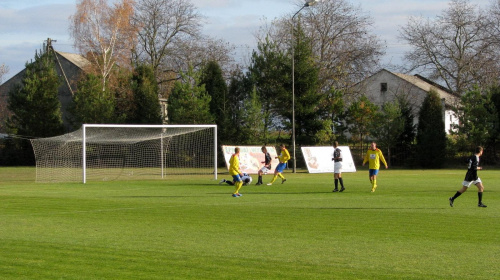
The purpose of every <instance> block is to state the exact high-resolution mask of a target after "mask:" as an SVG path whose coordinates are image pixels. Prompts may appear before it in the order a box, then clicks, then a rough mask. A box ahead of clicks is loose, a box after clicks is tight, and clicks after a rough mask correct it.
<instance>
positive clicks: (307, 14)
mask: <svg viewBox="0 0 500 280" xmlns="http://www.w3.org/2000/svg"><path fill="white" fill-rule="evenodd" d="M298 4H299V5H304V2H303V1H300V2H298ZM298 24H300V26H301V28H302V29H303V30H304V33H305V36H307V37H308V38H310V39H311V40H312V44H313V46H312V47H313V53H314V55H315V56H316V61H317V64H318V66H319V67H320V74H319V75H320V83H321V87H322V88H323V90H325V91H328V90H329V89H330V88H332V87H333V88H337V89H346V88H349V87H350V86H352V85H353V84H354V83H357V82H359V81H360V80H361V79H363V78H364V77H366V75H368V74H371V73H373V72H374V71H375V70H378V69H377V68H378V67H379V61H380V58H381V56H382V55H383V54H384V50H383V45H382V42H381V41H380V39H379V38H378V37H377V36H376V35H374V34H373V33H372V32H371V28H372V25H373V22H372V19H371V18H370V17H369V16H367V15H364V14H363V13H362V11H361V9H360V8H359V7H354V6H352V5H351V4H350V3H349V2H348V1H345V0H337V1H323V2H321V3H319V4H317V5H315V6H312V7H309V8H308V9H304V10H302V11H301V13H300V14H299V15H298V16H296V17H295V18H294V21H293V22H292V15H291V14H290V15H286V16H284V17H282V18H280V19H276V20H274V21H273V22H272V24H271V25H265V26H263V27H262V28H261V30H260V31H259V33H258V34H256V37H257V40H259V41H262V40H264V39H265V38H266V37H269V38H271V39H272V40H273V41H274V42H275V43H276V44H277V45H278V46H280V48H283V49H290V46H291V45H290V43H291V37H290V36H291V30H292V26H295V27H296V26H297V25H298ZM294 39H297V38H294ZM298 39H300V38H298Z"/></svg>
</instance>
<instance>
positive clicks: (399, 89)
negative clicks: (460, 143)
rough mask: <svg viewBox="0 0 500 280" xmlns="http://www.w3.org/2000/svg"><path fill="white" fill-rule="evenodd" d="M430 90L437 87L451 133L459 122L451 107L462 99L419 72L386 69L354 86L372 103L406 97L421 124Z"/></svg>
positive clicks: (380, 103) (416, 121) (378, 103)
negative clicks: (421, 111)
mask: <svg viewBox="0 0 500 280" xmlns="http://www.w3.org/2000/svg"><path fill="white" fill-rule="evenodd" d="M431 89H433V90H435V91H436V92H437V94H438V95H439V97H440V98H441V101H442V104H443V118H444V123H445V130H446V132H447V133H449V130H450V129H451V125H452V124H458V119H457V118H456V116H455V114H454V113H453V111H452V110H451V108H452V106H454V105H455V104H456V103H457V102H459V97H458V96H457V95H455V94H453V93H452V92H451V91H449V90H447V89H446V88H444V87H442V86H440V85H438V84H436V83H434V82H432V81H430V80H428V79H426V78H424V77H422V76H420V75H407V74H401V73H393V72H390V71H388V70H386V69H382V70H380V71H378V72H377V73H375V74H373V75H372V76H370V77H368V78H366V79H364V80H363V81H361V82H360V83H358V84H357V85H356V86H355V91H356V92H358V93H360V94H364V95H365V96H366V97H367V98H368V99H369V100H370V101H371V102H373V103H374V104H376V105H379V106H382V105H383V104H384V103H387V102H392V101H394V100H396V98H398V97H402V98H405V99H406V100H408V101H409V102H410V105H411V107H412V109H413V115H414V116H415V118H414V121H413V122H414V124H417V123H418V113H419V110H420V107H421V105H422V103H423V101H424V99H425V97H426V96H427V93H428V92H429V91H430V90H431Z"/></svg>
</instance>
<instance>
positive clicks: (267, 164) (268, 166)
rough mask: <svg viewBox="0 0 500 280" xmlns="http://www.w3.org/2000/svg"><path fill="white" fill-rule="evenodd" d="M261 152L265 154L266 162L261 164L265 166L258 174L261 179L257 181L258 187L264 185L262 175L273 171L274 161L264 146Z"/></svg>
mask: <svg viewBox="0 0 500 280" xmlns="http://www.w3.org/2000/svg"><path fill="white" fill-rule="evenodd" d="M260 150H261V151H262V152H263V153H264V161H263V162H261V163H263V164H264V166H262V168H261V169H260V170H259V172H258V175H259V179H258V180H257V184H256V185H262V184H263V183H262V175H263V174H267V172H269V171H270V170H271V160H272V158H271V155H270V154H269V152H268V151H267V148H266V146H262V148H260Z"/></svg>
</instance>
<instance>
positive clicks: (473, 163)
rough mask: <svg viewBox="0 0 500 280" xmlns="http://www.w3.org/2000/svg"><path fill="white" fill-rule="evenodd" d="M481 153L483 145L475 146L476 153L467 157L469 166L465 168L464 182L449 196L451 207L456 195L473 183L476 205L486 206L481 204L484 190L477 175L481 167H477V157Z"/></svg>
mask: <svg viewBox="0 0 500 280" xmlns="http://www.w3.org/2000/svg"><path fill="white" fill-rule="evenodd" d="M481 155H483V147H481V146H479V147H477V148H476V153H475V154H474V155H473V156H471V157H470V158H469V166H468V169H467V173H466V174H465V179H464V182H463V183H462V188H461V189H460V190H458V191H457V193H456V194H455V195H454V196H453V197H450V198H449V201H450V206H451V207H453V202H454V201H455V199H456V198H457V197H459V196H460V195H461V194H463V193H464V192H465V191H467V189H468V188H469V187H470V185H472V184H474V185H476V187H477V197H478V203H477V206H478V207H486V205H484V204H483V191H484V186H483V183H482V182H481V179H480V178H479V177H478V176H477V171H478V170H481V169H483V168H482V167H479V157H480V156H481Z"/></svg>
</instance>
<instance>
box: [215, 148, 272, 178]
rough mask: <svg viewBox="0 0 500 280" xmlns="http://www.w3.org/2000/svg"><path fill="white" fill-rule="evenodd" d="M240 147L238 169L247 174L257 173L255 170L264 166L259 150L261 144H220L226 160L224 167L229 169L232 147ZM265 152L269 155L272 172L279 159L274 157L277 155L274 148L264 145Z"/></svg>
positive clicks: (262, 155)
mask: <svg viewBox="0 0 500 280" xmlns="http://www.w3.org/2000/svg"><path fill="white" fill-rule="evenodd" d="M236 147H239V148H240V169H241V172H245V173H248V174H257V172H258V171H259V170H260V169H261V168H262V166H264V164H263V163H262V162H263V161H264V153H263V152H262V151H261V150H260V148H262V146H225V145H224V146H222V152H223V153H224V160H225V162H226V167H227V168H228V170H229V160H230V159H231V156H232V155H233V154H234V148H236ZM266 149H267V152H268V153H269V154H270V155H271V159H272V161H271V165H272V169H271V170H272V172H274V168H276V166H277V165H278V163H279V161H278V160H277V159H275V157H276V156H277V154H276V148H275V147H272V146H271V147H270V146H266Z"/></svg>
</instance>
